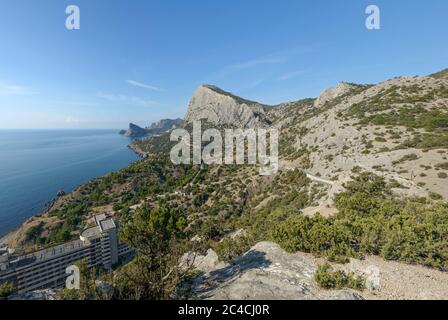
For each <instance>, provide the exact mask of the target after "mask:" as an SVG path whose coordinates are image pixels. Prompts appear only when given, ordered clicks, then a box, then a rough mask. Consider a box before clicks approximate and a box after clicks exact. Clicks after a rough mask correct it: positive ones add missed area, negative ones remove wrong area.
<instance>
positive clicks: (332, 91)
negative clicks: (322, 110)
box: [314, 82, 356, 107]
mask: <svg viewBox="0 0 448 320" xmlns="http://www.w3.org/2000/svg"><path fill="white" fill-rule="evenodd" d="M355 87H356V85H355V84H351V83H348V82H339V83H338V84H337V85H336V86H335V87H332V88H329V89H326V90H324V91H322V93H321V94H320V96H319V98H317V99H316V101H315V102H314V106H315V107H319V106H322V105H324V104H325V103H327V102H328V101H331V100H333V99H336V98H338V97H340V96H343V95H345V94H347V93H349V92H350V90H352V89H353V88H355Z"/></svg>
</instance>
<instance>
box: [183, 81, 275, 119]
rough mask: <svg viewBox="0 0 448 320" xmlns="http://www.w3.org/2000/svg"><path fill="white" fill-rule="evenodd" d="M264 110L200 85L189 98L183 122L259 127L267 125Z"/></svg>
mask: <svg viewBox="0 0 448 320" xmlns="http://www.w3.org/2000/svg"><path fill="white" fill-rule="evenodd" d="M266 108H267V106H266V105H263V104H260V103H258V102H255V101H251V100H246V99H243V98H241V97H238V96H236V95H234V94H232V93H230V92H227V91H224V90H222V89H220V88H218V87H216V86H213V85H201V86H200V87H199V88H198V89H197V90H196V91H195V93H194V94H193V97H192V98H191V101H190V104H189V106H188V113H187V115H186V117H185V122H186V123H191V122H193V121H196V120H206V121H207V122H210V123H212V124H215V125H231V126H236V127H240V128H251V127H260V126H264V125H265V124H267V120H266Z"/></svg>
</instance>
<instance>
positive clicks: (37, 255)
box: [0, 214, 132, 293]
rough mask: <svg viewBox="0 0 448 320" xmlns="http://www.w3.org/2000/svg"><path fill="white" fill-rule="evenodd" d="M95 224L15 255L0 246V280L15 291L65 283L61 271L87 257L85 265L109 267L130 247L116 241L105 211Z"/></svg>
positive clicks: (60, 285)
mask: <svg viewBox="0 0 448 320" xmlns="http://www.w3.org/2000/svg"><path fill="white" fill-rule="evenodd" d="M94 221H95V226H94V227H91V228H88V229H85V230H83V231H82V232H81V235H80V239H79V240H75V241H71V242H67V243H64V244H62V245H59V246H55V247H52V248H48V249H44V250H40V251H37V252H33V253H30V254H26V255H22V256H17V255H14V254H10V252H9V251H8V250H7V249H6V248H3V249H0V283H3V282H10V283H13V284H14V285H15V286H16V288H17V289H18V292H19V293H25V292H30V291H34V290H40V289H48V288H52V289H56V288H61V287H63V286H64V285H65V281H66V279H67V277H68V275H67V274H66V273H65V270H66V268H67V267H68V266H70V265H73V264H75V263H76V262H77V261H80V260H83V259H87V261H88V266H89V268H94V267H97V268H103V269H105V270H111V269H112V266H113V265H114V264H116V263H117V262H118V261H119V259H120V258H123V257H125V256H128V255H130V254H132V250H131V249H130V248H129V247H128V246H127V245H126V244H124V243H120V241H119V240H118V236H117V226H116V224H115V221H114V220H113V219H112V218H109V217H107V216H106V215H105V214H101V215H97V216H95V217H94Z"/></svg>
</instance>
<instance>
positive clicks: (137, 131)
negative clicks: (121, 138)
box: [124, 123, 148, 138]
mask: <svg viewBox="0 0 448 320" xmlns="http://www.w3.org/2000/svg"><path fill="white" fill-rule="evenodd" d="M147 133H148V132H147V130H146V129H144V128H142V127H139V126H138V125H136V124H134V123H130V124H129V129H128V130H127V131H126V132H125V133H124V135H125V136H126V137H131V138H137V137H142V136H144V135H146V134H147Z"/></svg>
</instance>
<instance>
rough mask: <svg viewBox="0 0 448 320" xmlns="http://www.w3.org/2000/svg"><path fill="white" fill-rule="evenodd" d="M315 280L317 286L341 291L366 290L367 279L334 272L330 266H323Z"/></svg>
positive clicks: (316, 274) (315, 275)
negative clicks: (347, 289)
mask: <svg viewBox="0 0 448 320" xmlns="http://www.w3.org/2000/svg"><path fill="white" fill-rule="evenodd" d="M314 280H315V281H316V282H317V284H318V285H319V286H320V287H321V288H323V289H327V290H340V289H344V288H350V289H355V290H363V289H364V288H365V279H364V278H363V277H361V276H356V275H354V274H353V273H349V274H346V273H345V272H343V271H333V269H332V268H331V266H330V265H329V264H325V265H321V266H319V267H318V268H317V271H316V272H315V273H314Z"/></svg>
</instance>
